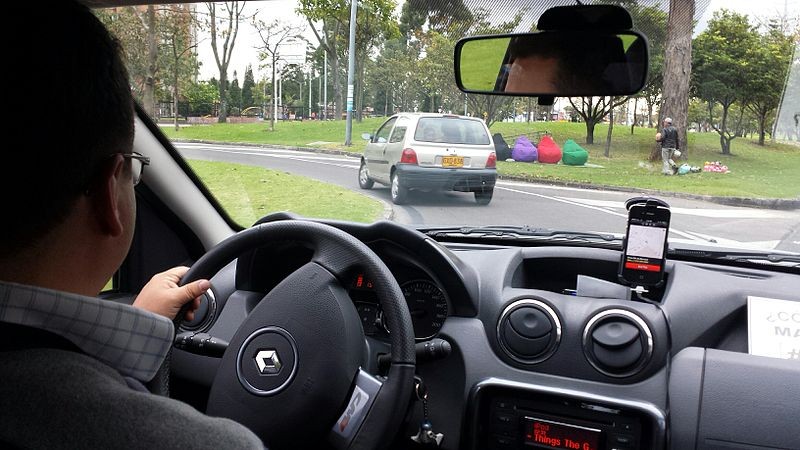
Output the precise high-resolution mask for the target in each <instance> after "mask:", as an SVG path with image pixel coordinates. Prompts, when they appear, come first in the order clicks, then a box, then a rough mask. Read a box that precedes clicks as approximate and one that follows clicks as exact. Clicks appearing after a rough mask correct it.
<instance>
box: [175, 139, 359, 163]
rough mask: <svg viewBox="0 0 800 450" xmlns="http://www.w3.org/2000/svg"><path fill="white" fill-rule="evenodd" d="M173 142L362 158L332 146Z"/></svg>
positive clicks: (192, 140) (191, 140) (203, 140)
mask: <svg viewBox="0 0 800 450" xmlns="http://www.w3.org/2000/svg"><path fill="white" fill-rule="evenodd" d="M171 141H172V142H184V143H191V144H222V145H240V146H242V147H255V148H271V149H276V150H294V151H298V152H311V153H322V154H325V155H338V156H347V157H350V158H360V157H361V153H356V152H348V151H347V150H336V149H332V148H319V147H299V146H294V145H278V144H254V143H252V142H225V141H207V140H205V139H171Z"/></svg>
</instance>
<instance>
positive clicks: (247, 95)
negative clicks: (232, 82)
mask: <svg viewBox="0 0 800 450" xmlns="http://www.w3.org/2000/svg"><path fill="white" fill-rule="evenodd" d="M255 85H256V83H255V79H254V78H253V67H252V66H251V65H250V64H248V65H247V69H245V71H244V81H243V82H242V107H243V108H249V107H251V106H254V105H255V104H256V103H255V102H254V101H253V88H255Z"/></svg>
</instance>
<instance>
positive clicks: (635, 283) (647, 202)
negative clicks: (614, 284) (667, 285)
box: [617, 196, 670, 295]
mask: <svg viewBox="0 0 800 450" xmlns="http://www.w3.org/2000/svg"><path fill="white" fill-rule="evenodd" d="M634 206H639V207H641V208H644V211H645V214H646V215H648V214H652V215H655V211H657V210H659V209H661V210H663V209H667V210H669V209H670V206H669V204H668V203H667V202H665V201H664V200H661V199H659V198H655V197H646V196H641V197H633V198H629V199H628V200H627V201H625V209H626V210H627V211H628V223H629V225H630V222H631V218H632V212H631V208H633V207H634ZM667 230H669V227H668V226H667ZM668 232H669V231H667V233H668ZM629 233H630V226H629V227H628V229H627V231H626V233H625V238H624V240H623V241H622V249H623V251H622V254H621V255H620V258H619V270H618V272H617V273H618V278H619V281H620V282H621V283H624V284H627V285H629V286H630V287H631V289H632V290H633V291H635V292H636V293H637V294H638V295H641V293H642V292H647V288H649V287H657V286H660V285H661V284H662V283H663V282H664V277H663V270H664V266H663V264H664V263H665V262H666V254H667V244H666V238H664V239H665V240H664V251H663V256H662V258H663V260H662V261H661V264H660V265H661V268H660V274H659V275H660V276H659V277H658V279H657V280H652V279H649V278H648V281H644V280H643V279H641V278H643V277H640V279H638V280H632V279H629V278H627V277H626V276H624V274H625V273H626V272H625V270H624V268H625V266H626V263H628V261H627V257H628V243H629Z"/></svg>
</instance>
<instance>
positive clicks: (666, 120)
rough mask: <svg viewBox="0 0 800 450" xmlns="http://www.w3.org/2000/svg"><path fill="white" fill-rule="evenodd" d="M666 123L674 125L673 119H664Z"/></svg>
mask: <svg viewBox="0 0 800 450" xmlns="http://www.w3.org/2000/svg"><path fill="white" fill-rule="evenodd" d="M664 123H668V124H670V125H672V118H671V117H667V118H666V119H664Z"/></svg>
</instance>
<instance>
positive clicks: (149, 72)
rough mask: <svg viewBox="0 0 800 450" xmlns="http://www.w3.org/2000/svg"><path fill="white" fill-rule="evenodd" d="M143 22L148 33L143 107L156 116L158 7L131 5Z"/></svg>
mask: <svg viewBox="0 0 800 450" xmlns="http://www.w3.org/2000/svg"><path fill="white" fill-rule="evenodd" d="M130 8H131V9H132V10H133V11H134V13H135V14H136V17H138V19H139V21H140V22H141V24H142V29H144V31H145V33H146V36H147V37H146V41H145V42H146V44H147V60H146V61H147V62H146V65H145V68H146V70H145V77H144V92H143V96H142V108H144V110H145V111H146V112H147V114H148V115H149V116H150V117H153V118H155V112H156V101H155V90H156V72H158V23H157V21H156V8H155V6H153V5H147V8H146V10H145V11H142V10H140V9H138V8H135V7H130Z"/></svg>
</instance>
